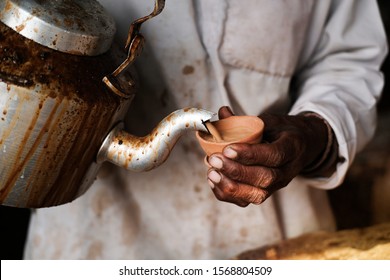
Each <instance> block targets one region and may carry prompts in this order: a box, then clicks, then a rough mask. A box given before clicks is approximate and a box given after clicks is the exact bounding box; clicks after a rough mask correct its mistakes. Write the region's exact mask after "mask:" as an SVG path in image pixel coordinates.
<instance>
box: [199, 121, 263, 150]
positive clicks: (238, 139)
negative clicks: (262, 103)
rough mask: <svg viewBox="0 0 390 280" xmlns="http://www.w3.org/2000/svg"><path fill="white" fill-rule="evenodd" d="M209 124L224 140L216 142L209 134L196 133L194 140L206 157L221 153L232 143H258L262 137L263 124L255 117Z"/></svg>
mask: <svg viewBox="0 0 390 280" xmlns="http://www.w3.org/2000/svg"><path fill="white" fill-rule="evenodd" d="M211 123H212V125H213V126H214V127H215V128H216V129H217V130H218V132H219V133H220V134H221V136H222V138H225V139H226V140H225V139H223V140H222V141H217V140H215V139H214V138H213V137H212V136H211V135H210V134H208V133H206V132H201V131H197V132H196V138H197V140H198V142H199V144H200V146H201V148H202V149H203V151H204V152H205V153H206V155H207V156H210V155H211V154H214V153H221V152H222V150H223V148H224V147H226V146H228V145H230V144H233V143H249V144H255V143H259V142H260V141H261V139H262V136H263V130H264V122H263V121H262V120H261V119H260V118H259V117H257V116H231V117H228V118H225V119H221V120H218V121H214V122H211ZM224 135H225V136H224Z"/></svg>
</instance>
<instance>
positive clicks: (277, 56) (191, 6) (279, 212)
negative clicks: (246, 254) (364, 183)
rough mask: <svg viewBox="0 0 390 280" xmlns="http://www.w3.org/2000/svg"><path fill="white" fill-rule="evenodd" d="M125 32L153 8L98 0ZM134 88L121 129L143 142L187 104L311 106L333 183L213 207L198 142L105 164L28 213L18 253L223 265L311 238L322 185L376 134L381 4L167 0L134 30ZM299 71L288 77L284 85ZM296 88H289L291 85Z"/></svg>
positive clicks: (293, 186)
mask: <svg viewBox="0 0 390 280" xmlns="http://www.w3.org/2000/svg"><path fill="white" fill-rule="evenodd" d="M100 2H101V3H102V4H103V5H104V6H105V7H106V8H107V10H108V11H109V12H111V13H112V14H113V15H114V17H115V18H116V19H117V21H118V40H119V41H120V42H121V44H123V42H124V38H125V36H126V34H127V31H128V27H129V24H130V23H131V21H133V20H134V19H136V18H138V17H141V16H143V15H146V14H148V13H150V12H151V11H152V10H153V5H154V3H153V1H152V0H151V1H146V0H142V1H136V0H100ZM141 33H143V34H144V36H145V37H146V39H147V42H146V48H145V50H144V52H143V54H142V56H141V57H140V58H139V59H138V60H137V70H138V72H139V75H140V78H141V91H140V92H139V93H138V95H137V96H136V98H135V101H134V103H133V106H132V107H131V110H130V111H129V114H128V118H127V123H128V130H129V131H130V132H132V133H134V134H146V133H148V132H149V131H150V130H151V129H152V128H153V126H155V125H156V124H157V123H158V122H159V121H160V120H161V119H162V118H163V117H165V116H166V115H167V114H168V113H170V112H171V111H173V110H176V109H178V108H183V107H188V106H191V107H201V108H204V109H207V110H212V111H217V110H218V108H219V107H220V106H223V105H230V106H231V107H232V108H233V111H234V112H235V113H237V114H251V115H258V114H260V113H261V112H264V111H270V112H284V113H290V114H297V113H299V112H302V111H314V112H317V113H319V114H320V115H322V116H323V117H324V118H325V119H326V120H327V121H328V122H329V123H330V125H331V126H332V128H333V130H334V132H335V135H336V137H337V140H338V143H339V146H340V149H339V153H340V156H342V157H343V158H345V161H344V162H343V163H340V164H339V165H338V168H337V172H336V173H335V174H334V175H333V176H332V177H330V178H317V179H315V180H313V179H312V180H307V179H305V178H296V179H294V180H293V181H292V182H291V183H290V184H289V185H288V186H287V187H286V188H284V189H283V190H281V191H279V192H278V193H276V194H275V195H273V196H272V197H270V198H269V199H267V200H266V201H265V202H264V203H263V204H261V205H250V206H248V207H246V208H240V207H238V206H236V205H233V204H228V203H225V202H220V201H218V200H217V199H216V198H215V197H214V195H213V193H212V191H211V190H210V188H209V186H208V184H207V181H206V171H207V167H206V166H205V165H204V164H203V156H204V155H203V153H202V152H201V150H200V149H199V146H198V144H197V143H196V140H195V138H194V135H193V134H188V135H186V136H183V137H182V138H181V139H180V140H179V142H178V144H177V145H176V147H175V148H174V150H173V152H172V153H171V155H170V157H169V159H168V160H167V161H166V162H165V163H164V164H163V165H162V166H160V167H159V168H157V169H155V170H153V171H150V172H147V173H132V172H129V171H124V170H120V169H119V168H117V167H112V166H109V167H108V168H105V169H104V170H103V172H101V174H100V175H99V177H98V179H97V180H96V182H95V183H94V184H93V186H92V187H91V189H89V190H88V191H87V193H86V194H84V195H83V196H82V197H80V198H78V199H76V200H75V201H74V202H72V203H69V204H67V205H63V206H58V207H52V208H48V209H40V210H36V211H34V213H33V215H32V218H31V226H30V229H29V234H28V240H27V246H26V251H25V258H28V259H29V258H34V259H36V258H38V259H58V258H60V259H86V258H87V259H95V258H97V259H226V258H231V257H233V256H234V255H236V254H238V253H240V252H242V251H244V250H247V249H252V248H255V247H259V246H263V245H266V244H270V243H273V242H276V241H279V240H281V239H284V238H288V237H294V236H297V235H300V234H302V233H305V232H309V231H314V230H319V229H324V230H333V229H334V221H333V216H332V213H331V209H330V207H329V204H328V201H327V195H326V191H325V190H326V189H330V188H334V187H336V186H338V185H339V184H340V183H341V182H342V180H343V178H344V176H345V173H346V170H347V168H348V166H349V165H350V164H351V162H352V160H353V158H354V156H355V154H356V152H357V151H359V150H360V149H362V147H363V146H364V145H365V144H366V143H367V141H368V140H369V139H370V137H372V135H373V132H374V129H375V114H376V111H375V105H376V102H377V100H378V98H379V95H380V92H381V90H382V86H383V77H382V75H381V73H380V72H379V67H380V65H381V63H382V61H383V59H384V57H385V55H386V52H387V46H386V38H385V35H384V29H383V26H382V23H381V20H380V16H379V12H378V7H377V6H376V3H375V1H364V0H362V1H359V0H357V1H348V0H339V1H331V0H321V1H314V0H291V1H279V0H272V1H270V0H246V1H241V0H226V1H207V0H194V1H183V0H167V1H166V7H165V9H164V10H163V12H162V14H161V15H159V16H158V17H157V18H154V19H152V20H150V21H148V22H147V23H145V24H144V25H143V26H142V29H141ZM293 76H294V80H293V81H294V83H292V77H293ZM292 85H293V86H294V87H292Z"/></svg>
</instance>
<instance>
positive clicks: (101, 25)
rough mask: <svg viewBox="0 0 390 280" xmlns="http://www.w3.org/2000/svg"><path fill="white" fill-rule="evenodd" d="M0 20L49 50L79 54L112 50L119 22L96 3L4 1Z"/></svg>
mask: <svg viewBox="0 0 390 280" xmlns="http://www.w3.org/2000/svg"><path fill="white" fill-rule="evenodd" d="M0 21H1V22H3V23H4V24H5V25H7V26H8V27H10V28H12V29H13V30H15V31H16V32H18V33H19V34H21V35H23V36H24V37H26V38H29V39H31V40H33V41H35V42H37V43H39V44H42V45H44V46H46V47H49V48H52V49H55V50H59V51H61V52H66V53H71V54H77V55H100V54H103V53H105V52H106V51H108V50H109V48H110V46H111V43H112V40H113V37H114V35H115V32H116V29H115V22H114V20H113V18H112V17H111V16H110V15H109V14H107V13H106V12H105V10H104V9H103V7H102V6H101V5H100V4H99V2H97V1H94V0H56V1H44V0H2V1H0Z"/></svg>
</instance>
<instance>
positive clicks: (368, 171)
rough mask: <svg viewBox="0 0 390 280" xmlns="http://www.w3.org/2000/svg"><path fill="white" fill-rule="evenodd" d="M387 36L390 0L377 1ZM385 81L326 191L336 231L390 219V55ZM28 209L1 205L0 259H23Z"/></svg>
mask: <svg viewBox="0 0 390 280" xmlns="http://www.w3.org/2000/svg"><path fill="white" fill-rule="evenodd" d="M378 3H379V6H380V9H381V14H382V18H383V22H384V25H385V28H386V32H387V36H388V38H389V37H390V32H389V31H390V1H388V0H378ZM382 70H383V72H384V74H385V78H386V82H385V88H384V91H383V95H382V98H381V100H380V102H379V104H378V128H377V131H376V134H375V136H374V138H373V140H372V141H371V142H370V143H369V145H368V146H367V147H366V148H365V149H364V150H363V151H362V152H361V153H359V154H358V156H357V157H356V159H355V161H354V163H353V164H352V166H351V168H350V169H349V171H348V174H347V177H346V178H345V181H344V183H343V184H342V185H341V186H340V187H339V188H337V189H335V190H331V191H329V192H328V194H329V199H330V202H331V205H332V207H333V211H334V214H335V216H336V222H337V227H338V229H339V230H342V229H350V228H361V227H367V226H370V225H374V224H378V223H383V222H390V58H387V59H386V61H385V63H384V64H383V66H382ZM30 211H31V210H29V209H18V208H11V207H5V206H0V221H1V223H2V226H1V231H0V239H1V240H2V241H3V244H2V245H1V247H0V258H1V259H2V260H4V259H22V258H23V250H24V244H25V239H26V234H27V230H28V223H29V219H30Z"/></svg>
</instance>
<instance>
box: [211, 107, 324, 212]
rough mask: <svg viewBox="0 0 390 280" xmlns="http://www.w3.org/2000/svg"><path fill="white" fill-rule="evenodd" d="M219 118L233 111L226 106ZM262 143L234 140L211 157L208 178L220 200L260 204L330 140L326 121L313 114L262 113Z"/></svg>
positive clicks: (312, 160) (219, 113) (315, 158)
mask: <svg viewBox="0 0 390 280" xmlns="http://www.w3.org/2000/svg"><path fill="white" fill-rule="evenodd" d="M218 115H219V118H220V119H221V118H226V117H229V116H231V115H232V113H231V111H230V110H229V109H228V108H227V107H222V108H221V109H220V110H219V112H218ZM260 118H261V119H262V120H263V121H264V124H265V128H264V134H263V141H262V143H259V144H232V145H229V146H227V147H225V149H224V150H223V152H222V153H216V154H213V155H211V156H210V157H209V159H208V163H209V164H210V165H211V166H212V167H211V168H210V169H209V170H208V173H207V175H208V182H209V184H210V186H211V187H212V190H213V192H214V195H215V196H216V197H217V199H219V200H221V201H226V202H231V203H234V204H237V205H238V206H242V207H245V206H248V205H249V204H250V203H254V204H260V203H262V202H263V201H264V200H265V199H267V198H268V197H269V196H270V195H271V194H273V193H274V192H275V191H277V190H279V189H281V188H283V187H285V186H286V185H287V184H288V183H289V182H290V181H291V180H292V179H293V178H294V177H295V176H297V175H298V174H299V173H300V172H301V171H302V170H303V169H304V168H305V167H306V166H309V165H311V164H312V163H313V162H315V161H316V160H318V158H320V157H321V155H322V153H323V152H324V150H325V148H326V145H327V141H328V130H327V126H326V124H325V123H324V122H323V121H322V120H321V119H319V118H317V117H313V116H279V115H271V114H263V115H261V116H260Z"/></svg>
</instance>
